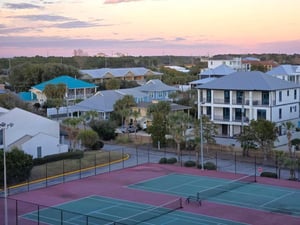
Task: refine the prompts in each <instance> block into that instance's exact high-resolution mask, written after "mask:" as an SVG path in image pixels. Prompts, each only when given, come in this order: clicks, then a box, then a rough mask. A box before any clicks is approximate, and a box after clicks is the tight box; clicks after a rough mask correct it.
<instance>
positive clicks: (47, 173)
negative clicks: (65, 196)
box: [46, 162, 48, 187]
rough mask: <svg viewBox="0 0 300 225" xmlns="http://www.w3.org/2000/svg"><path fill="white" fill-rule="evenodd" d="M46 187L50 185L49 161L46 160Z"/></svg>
mask: <svg viewBox="0 0 300 225" xmlns="http://www.w3.org/2000/svg"><path fill="white" fill-rule="evenodd" d="M46 187H48V162H46Z"/></svg>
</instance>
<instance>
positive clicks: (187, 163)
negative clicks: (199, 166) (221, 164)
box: [184, 160, 196, 167]
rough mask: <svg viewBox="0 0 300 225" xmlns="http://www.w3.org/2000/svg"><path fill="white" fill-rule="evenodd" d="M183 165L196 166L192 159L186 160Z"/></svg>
mask: <svg viewBox="0 0 300 225" xmlns="http://www.w3.org/2000/svg"><path fill="white" fill-rule="evenodd" d="M184 166H185V167H195V166H196V163H195V162H194V161H192V160H189V161H186V162H185V163H184Z"/></svg>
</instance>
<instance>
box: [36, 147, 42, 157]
mask: <svg viewBox="0 0 300 225" xmlns="http://www.w3.org/2000/svg"><path fill="white" fill-rule="evenodd" d="M36 155H37V157H38V158H42V147H41V146H38V147H37V148H36Z"/></svg>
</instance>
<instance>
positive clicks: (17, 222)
mask: <svg viewBox="0 0 300 225" xmlns="http://www.w3.org/2000/svg"><path fill="white" fill-rule="evenodd" d="M15 202H16V225H18V224H19V221H18V218H19V217H18V200H15Z"/></svg>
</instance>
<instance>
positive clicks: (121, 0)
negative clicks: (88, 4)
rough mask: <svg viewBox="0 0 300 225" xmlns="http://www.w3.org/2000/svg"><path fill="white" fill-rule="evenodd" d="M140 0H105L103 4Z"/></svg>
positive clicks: (136, 0)
mask: <svg viewBox="0 0 300 225" xmlns="http://www.w3.org/2000/svg"><path fill="white" fill-rule="evenodd" d="M138 1H141V0H105V1H104V4H118V3H123V2H138Z"/></svg>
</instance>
